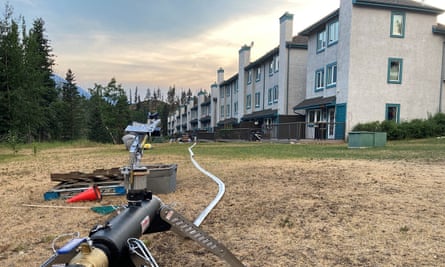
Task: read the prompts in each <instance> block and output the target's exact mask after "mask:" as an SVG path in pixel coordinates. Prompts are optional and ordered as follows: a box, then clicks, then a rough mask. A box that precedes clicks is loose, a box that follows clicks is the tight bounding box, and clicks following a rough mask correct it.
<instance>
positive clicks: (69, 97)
mask: <svg viewBox="0 0 445 267" xmlns="http://www.w3.org/2000/svg"><path fill="white" fill-rule="evenodd" d="M65 80H66V83H64V84H63V86H62V92H61V100H62V110H61V111H62V112H61V113H60V114H59V117H60V122H61V127H62V128H61V133H62V134H61V137H62V139H63V140H75V139H79V138H80V137H81V131H82V128H83V123H82V110H81V109H80V104H81V103H80V95H79V92H78V90H77V86H76V83H75V75H74V73H73V72H72V71H71V69H68V71H67V73H66V77H65Z"/></svg>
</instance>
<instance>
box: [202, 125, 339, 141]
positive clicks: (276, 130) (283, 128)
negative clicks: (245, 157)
mask: <svg viewBox="0 0 445 267" xmlns="http://www.w3.org/2000/svg"><path fill="white" fill-rule="evenodd" d="M255 133H261V135H262V138H263V139H265V140H301V139H316V140H324V139H336V140H344V139H345V123H323V122H322V123H307V122H291V123H279V124H271V125H269V126H268V127H266V128H233V129H218V130H216V131H215V134H214V135H213V137H214V139H215V140H218V139H226V140H246V141H255V140H256V138H255V136H254V134H255ZM206 137H207V139H208V137H209V136H206ZM200 138H201V137H200V136H199V135H198V139H200Z"/></svg>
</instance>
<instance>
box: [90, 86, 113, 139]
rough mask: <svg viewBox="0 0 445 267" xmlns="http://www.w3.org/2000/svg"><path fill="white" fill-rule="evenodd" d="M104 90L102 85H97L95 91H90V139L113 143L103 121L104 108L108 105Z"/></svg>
mask: <svg viewBox="0 0 445 267" xmlns="http://www.w3.org/2000/svg"><path fill="white" fill-rule="evenodd" d="M102 89H103V88H102V85H100V84H95V85H94V88H93V89H89V91H90V94H91V98H90V101H89V102H88V104H89V105H88V107H89V111H88V114H89V118H88V128H89V132H88V139H89V140H91V141H96V142H101V143H107V142H110V141H111V138H110V135H109V134H108V131H107V129H106V127H105V124H104V121H103V119H102V112H103V111H102V106H103V105H105V104H106V102H105V100H104V99H103V95H102Z"/></svg>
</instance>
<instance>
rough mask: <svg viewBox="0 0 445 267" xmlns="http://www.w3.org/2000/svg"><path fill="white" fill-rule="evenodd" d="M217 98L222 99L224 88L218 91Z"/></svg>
mask: <svg viewBox="0 0 445 267" xmlns="http://www.w3.org/2000/svg"><path fill="white" fill-rule="evenodd" d="M219 97H220V98H224V87H221V88H220V89H219Z"/></svg>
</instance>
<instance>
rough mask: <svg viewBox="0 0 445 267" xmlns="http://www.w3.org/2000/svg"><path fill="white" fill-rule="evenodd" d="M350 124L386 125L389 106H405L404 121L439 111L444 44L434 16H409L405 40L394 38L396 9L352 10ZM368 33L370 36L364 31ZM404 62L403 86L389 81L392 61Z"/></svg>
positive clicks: (401, 109)
mask: <svg viewBox="0 0 445 267" xmlns="http://www.w3.org/2000/svg"><path fill="white" fill-rule="evenodd" d="M351 17H352V24H351V34H350V36H351V37H350V38H351V43H352V44H353V45H352V46H350V64H351V66H353V67H352V68H351V69H350V70H349V84H348V87H349V91H348V122H349V125H348V126H349V129H351V128H352V127H354V126H355V125H356V124H357V123H359V122H370V121H382V120H385V116H386V115H385V114H386V104H399V105H400V121H404V120H411V119H415V118H427V116H428V115H429V114H435V113H437V112H438V111H439V103H438V96H439V85H440V79H441V78H440V77H441V73H440V72H441V69H442V62H441V61H442V59H441V57H440V56H439V55H441V51H442V43H443V39H442V37H440V36H437V35H433V34H432V31H431V28H432V25H434V24H435V23H436V17H435V16H434V15H429V14H422V13H413V12H405V35H404V38H391V37H390V25H391V10H390V9H374V8H368V7H367V8H363V7H357V6H354V8H353V9H352V16H351ZM363 29H366V31H363ZM389 58H401V59H403V65H402V82H401V84H390V83H388V82H387V73H388V59H389Z"/></svg>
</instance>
